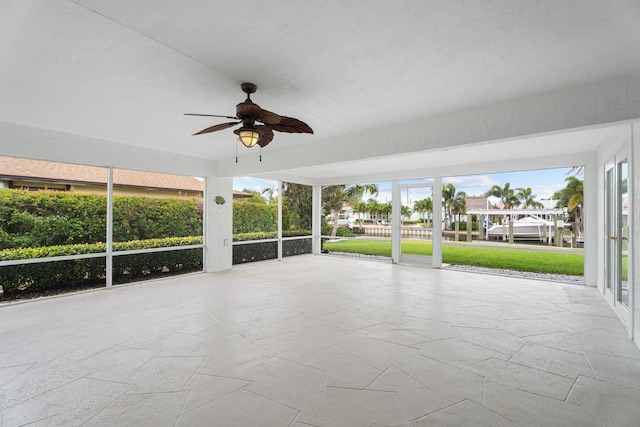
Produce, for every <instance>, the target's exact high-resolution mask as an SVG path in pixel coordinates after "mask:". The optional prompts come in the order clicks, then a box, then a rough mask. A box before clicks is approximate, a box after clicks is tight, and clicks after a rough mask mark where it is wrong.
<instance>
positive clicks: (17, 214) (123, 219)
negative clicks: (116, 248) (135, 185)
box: [0, 188, 202, 249]
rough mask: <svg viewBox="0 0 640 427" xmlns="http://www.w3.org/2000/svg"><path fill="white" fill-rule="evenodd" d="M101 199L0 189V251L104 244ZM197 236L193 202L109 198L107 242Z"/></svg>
mask: <svg viewBox="0 0 640 427" xmlns="http://www.w3.org/2000/svg"><path fill="white" fill-rule="evenodd" d="M105 234H106V197H105V196H100V195H94V194H78V193H69V192H53V191H36V192H33V191H24V190H14V189H6V188H3V189H0V249H7V248H22V247H40V246H57V245H73V244H80V243H94V242H104V241H105ZM201 234H202V214H201V212H200V210H199V209H198V206H197V204H196V201H195V200H191V199H171V198H166V199H159V198H153V197H125V196H115V197H114V198H113V240H114V241H121V242H124V241H129V240H146V239H153V238H163V237H167V236H181V237H185V236H198V235H201Z"/></svg>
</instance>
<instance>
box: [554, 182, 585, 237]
mask: <svg viewBox="0 0 640 427" xmlns="http://www.w3.org/2000/svg"><path fill="white" fill-rule="evenodd" d="M564 180H565V182H566V183H567V185H566V187H565V188H563V189H562V190H560V191H556V192H555V193H554V194H553V198H554V199H558V203H556V207H558V208H564V207H566V208H567V211H568V212H569V214H571V216H572V217H573V220H574V221H575V223H576V225H577V226H578V230H580V231H584V230H583V225H582V224H584V209H583V205H584V181H582V180H581V179H578V178H576V177H575V176H568V177H566V178H565V179H564Z"/></svg>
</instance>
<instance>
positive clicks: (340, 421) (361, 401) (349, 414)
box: [318, 387, 406, 427]
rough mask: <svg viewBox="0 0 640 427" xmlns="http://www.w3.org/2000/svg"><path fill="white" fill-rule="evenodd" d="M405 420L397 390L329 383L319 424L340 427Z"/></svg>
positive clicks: (391, 423)
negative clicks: (366, 388)
mask: <svg viewBox="0 0 640 427" xmlns="http://www.w3.org/2000/svg"><path fill="white" fill-rule="evenodd" d="M405 421H406V420H405V417H404V415H403V413H402V406H401V405H400V399H399V397H398V394H397V393H394V392H387V391H371V390H353V389H346V388H335V387H327V389H326V390H325V393H324V399H323V401H322V407H321V409H320V418H319V421H318V424H319V425H321V426H336V427H339V426H344V427H352V426H367V425H379V426H385V425H397V424H400V423H404V422H405Z"/></svg>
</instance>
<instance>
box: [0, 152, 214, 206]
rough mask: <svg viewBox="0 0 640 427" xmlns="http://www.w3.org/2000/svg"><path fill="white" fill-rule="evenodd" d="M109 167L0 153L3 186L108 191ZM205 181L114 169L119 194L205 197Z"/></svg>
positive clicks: (77, 191) (115, 190) (0, 177)
mask: <svg viewBox="0 0 640 427" xmlns="http://www.w3.org/2000/svg"><path fill="white" fill-rule="evenodd" d="M106 186H107V169H105V168H99V167H92V166H82V165H74V164H66V163H57V162H45V161H39V160H29V159H18V158H13V157H0V188H15V189H21V190H30V191H37V190H50V191H71V192H75V193H91V194H105V193H106ZM203 189H204V184H203V181H200V180H198V179H197V178H194V177H190V176H181V175H169V174H164V173H155V172H140V171H134V170H125V169H114V171H113V192H114V194H116V195H119V196H152V197H189V198H193V197H196V198H198V197H202V192H203Z"/></svg>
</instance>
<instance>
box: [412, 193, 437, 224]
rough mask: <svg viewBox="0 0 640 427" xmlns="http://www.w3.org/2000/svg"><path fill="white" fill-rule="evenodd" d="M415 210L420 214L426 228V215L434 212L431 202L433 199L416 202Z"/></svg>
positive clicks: (414, 204)
mask: <svg viewBox="0 0 640 427" xmlns="http://www.w3.org/2000/svg"><path fill="white" fill-rule="evenodd" d="M413 210H414V211H415V212H418V214H419V215H420V217H421V218H422V222H423V224H424V226H425V227H426V226H427V221H426V220H425V218H424V215H425V214H426V213H429V212H431V211H432V210H433V200H431V197H427V198H426V199H422V200H416V201H415V202H414V203H413Z"/></svg>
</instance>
